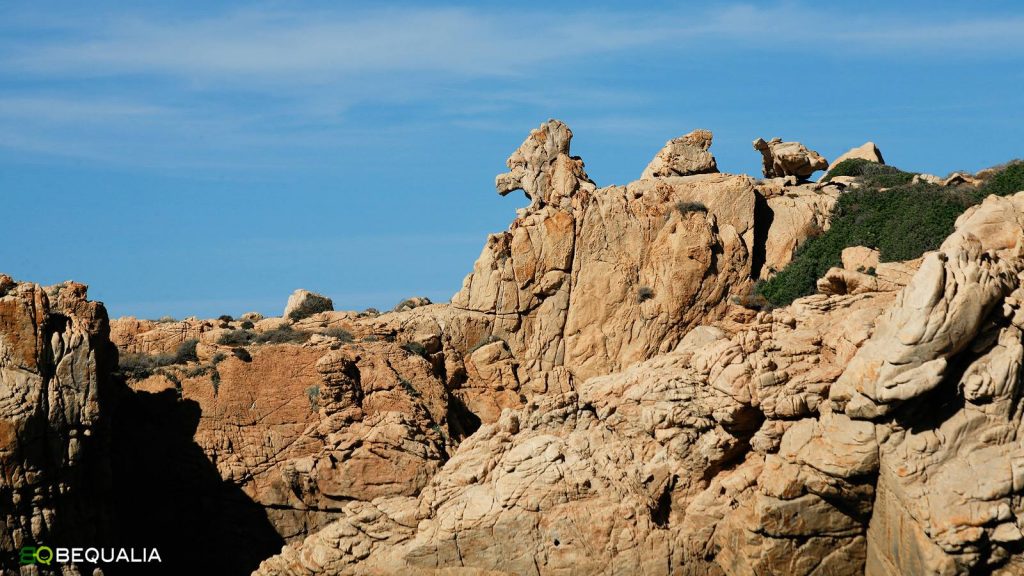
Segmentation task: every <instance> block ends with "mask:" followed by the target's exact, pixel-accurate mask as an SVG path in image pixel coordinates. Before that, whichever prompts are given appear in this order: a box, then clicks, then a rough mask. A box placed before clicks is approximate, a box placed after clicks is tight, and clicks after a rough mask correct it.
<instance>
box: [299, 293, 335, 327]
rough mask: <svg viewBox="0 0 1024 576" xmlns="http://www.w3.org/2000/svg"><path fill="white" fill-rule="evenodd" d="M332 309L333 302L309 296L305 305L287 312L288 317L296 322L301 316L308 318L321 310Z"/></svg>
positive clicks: (328, 310) (327, 310)
mask: <svg viewBox="0 0 1024 576" xmlns="http://www.w3.org/2000/svg"><path fill="white" fill-rule="evenodd" d="M331 310H334V304H332V303H331V301H330V300H329V299H327V298H311V299H309V300H307V301H306V303H305V305H303V306H302V307H301V308H296V309H295V310H292V311H291V312H289V313H288V319H289V320H291V321H292V322H298V321H299V320H302V319H303V318H309V317H310V316H312V315H314V314H319V313H321V312H330V311H331Z"/></svg>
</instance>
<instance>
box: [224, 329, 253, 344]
mask: <svg viewBox="0 0 1024 576" xmlns="http://www.w3.org/2000/svg"><path fill="white" fill-rule="evenodd" d="M255 339H256V333H255V332H253V331H251V330H246V329H241V330H232V331H230V332H225V333H223V334H221V335H220V337H219V338H217V344H221V345H223V346H239V345H242V344H249V343H251V342H253V341H254V340H255Z"/></svg>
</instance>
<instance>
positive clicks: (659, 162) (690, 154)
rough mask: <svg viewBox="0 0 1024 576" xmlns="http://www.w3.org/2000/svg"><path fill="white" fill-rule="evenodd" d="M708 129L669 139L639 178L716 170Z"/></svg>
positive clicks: (705, 172) (716, 165) (687, 174)
mask: <svg viewBox="0 0 1024 576" xmlns="http://www.w3.org/2000/svg"><path fill="white" fill-rule="evenodd" d="M711 137H712V136H711V131H710V130H694V131H693V132H690V133H689V134H687V135H685V136H681V137H679V138H675V139H672V140H669V141H668V142H666V143H665V147H664V148H662V149H661V150H659V151H658V153H657V155H655V156H654V159H653V160H651V163H650V164H648V165H647V168H645V169H644V171H643V174H641V175H640V178H641V179H647V178H664V177H666V176H690V175H692V174H707V173H709V172H718V164H717V163H716V162H715V157H714V156H712V155H711V153H710V152H708V148H710V147H711Z"/></svg>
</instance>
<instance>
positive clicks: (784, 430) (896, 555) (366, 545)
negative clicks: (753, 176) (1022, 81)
mask: <svg viewBox="0 0 1024 576" xmlns="http://www.w3.org/2000/svg"><path fill="white" fill-rule="evenodd" d="M1022 215H1024V194H1020V195H1017V196H1013V197H1010V198H990V199H988V200H986V201H985V202H984V203H983V204H982V205H980V206H978V207H976V208H973V209H971V210H969V211H968V212H967V213H965V214H964V215H963V216H962V217H961V218H960V219H959V220H958V222H957V229H956V232H954V234H953V235H951V236H950V238H949V239H948V240H947V241H946V242H945V243H944V244H943V246H942V247H941V248H940V250H938V251H936V252H933V253H930V254H928V255H926V256H925V257H924V258H923V259H921V260H919V261H914V262H908V263H891V264H886V263H882V264H878V265H877V267H876V271H875V273H876V274H879V276H881V275H882V273H883V272H882V271H885V270H886V269H887V268H891V269H892V270H891V271H890V272H886V274H887V276H886V278H887V280H886V281H887V282H888V284H887V285H886V286H884V287H876V289H859V290H852V291H850V290H848V291H843V292H841V293H840V292H836V291H834V292H832V293H829V294H821V295H816V296H810V297H807V298H803V299H800V300H797V301H796V302H794V303H793V304H792V305H791V306H789V307H787V308H784V309H777V310H774V311H771V312H767V313H765V312H762V313H759V314H757V315H755V316H753V317H750V318H748V319H747V320H745V321H742V322H739V323H737V322H736V321H735V320H736V318H735V317H733V318H730V319H728V320H726V319H723V320H722V321H721V322H719V327H717V328H702V329H700V331H699V334H695V336H694V337H692V338H690V337H687V338H686V339H684V340H683V341H682V344H680V346H678V347H677V348H676V349H675V350H673V351H671V352H668V353H664V354H660V355H658V356H656V357H654V358H652V359H650V360H646V361H644V362H641V363H639V364H635V365H633V366H632V367H629V368H627V369H625V370H623V371H621V372H617V373H614V374H611V375H607V376H596V377H593V378H590V379H587V380H585V381H582V382H579V383H577V384H576V386H575V388H576V389H575V390H573V391H569V392H564V393H554V394H546V395H542V396H538V397H536V398H535V399H534V400H531V401H530V402H529V403H528V404H527V405H526V406H525V407H523V408H521V409H519V410H511V409H506V410H504V411H503V412H502V414H501V416H500V417H499V418H498V419H497V420H496V421H495V422H494V423H492V424H485V425H484V426H483V427H482V428H481V429H480V430H479V431H478V432H477V433H476V434H474V435H473V436H471V437H470V438H469V439H467V440H466V441H465V442H463V443H462V444H461V445H460V446H459V448H458V450H457V451H456V452H455V454H454V456H453V457H452V459H451V460H450V461H448V462H447V463H446V465H445V466H444V467H443V468H442V469H441V470H440V471H439V472H438V473H437V474H436V475H435V476H434V477H433V479H432V480H431V481H430V482H429V484H428V485H427V486H426V488H425V489H424V490H423V492H422V494H421V495H420V496H419V497H418V498H417V499H415V500H413V499H405V500H401V501H395V500H390V501H383V500H382V501H381V502H380V505H378V506H375V507H374V508H372V509H367V511H366V512H364V514H366V516H365V518H366V520H364V521H372V522H373V523H374V524H373V525H374V526H390V528H381V535H380V536H376V537H374V538H373V539H372V540H367V539H366V538H365V537H363V536H360V535H359V534H358V532H357V531H354V529H353V528H352V520H347V521H346V522H347V523H340V524H336V525H332V527H331V528H330V529H329V531H327V532H325V534H324V536H321V537H313V538H310V539H307V541H306V542H304V543H303V544H301V545H291V546H288V547H286V549H285V551H284V553H283V554H282V555H280V556H277V557H275V558H272V559H269V560H267V561H266V562H265V563H264V564H263V565H262V567H261V570H260V571H259V573H261V574H310V573H314V572H315V571H316V570H317V569H319V568H322V567H324V566H329V567H330V569H332V570H337V571H339V572H340V573H369V574H384V573H394V572H396V571H397V572H404V571H408V572H409V573H424V574H427V573H446V572H445V571H446V570H455V569H462V568H464V569H466V570H467V571H468V572H467V573H484V572H485V571H489V570H497V571H503V572H506V573H516V574H560V573H566V572H572V571H574V570H581V571H582V572H586V573H604V574H613V573H644V574H678V573H683V574H782V573H784V574H826V573H827V574H863V573H865V572H867V573H869V574H917V573H936V574H947V573H948V574H959V573H968V572H978V571H1002V572H1003V573H1015V572H1014V571H1015V570H1018V569H1019V568H1020V559H1019V558H1020V557H1019V553H1018V551H1017V550H1018V548H1017V543H1018V542H1020V541H1021V539H1022V536H1021V527H1020V525H1019V521H1018V518H1019V517H1024V506H1022V505H1021V504H1020V498H1019V494H1020V493H1021V492H1022V491H1024V483H1021V482H1018V479H1017V476H1018V474H1017V468H1018V467H1019V466H1018V465H1017V461H1018V460H1020V459H1021V457H1022V455H1021V454H1020V453H1019V451H1020V449H1019V446H1018V444H1019V441H1018V440H1017V430H1018V429H1019V425H1020V424H1019V422H1020V417H1019V415H1020V397H1021V395H1020V393H1019V387H1020V385H1021V381H1020V366H1021V361H1022V358H1024V346H1022V341H1024V333H1022V331H1021V330H1022V328H1021V327H1022V326H1024V324H1022V320H1021V317H1024V316H1022V314H1024V313H1022V312H1020V311H1019V310H1020V302H1021V301H1022V300H1021V297H1022V296H1024V293H1022V288H1021V282H1020V279H1021V277H1022V276H1021V266H1022V259H1021V243H1022V241H1024V226H1022V220H1021V217H1022ZM847 256H848V257H847V260H848V264H849V265H850V266H851V267H854V266H857V267H863V266H864V264H865V263H872V258H873V256H872V254H871V253H870V252H869V251H865V250H861V251H859V252H857V251H853V252H851V253H850V254H848V255H847ZM842 270H844V271H847V272H856V271H855V270H854V271H849V270H845V269H842ZM351 514H353V515H355V511H354V510H353V511H352V512H351ZM345 534H347V536H345ZM385 539H386V541H385ZM334 542H347V544H345V545H344V546H341V547H339V546H337V545H336V544H334ZM356 549H358V550H360V551H361V552H360V553H359V556H360V557H361V558H354V557H353V555H352V554H351V553H350V552H347V550H356Z"/></svg>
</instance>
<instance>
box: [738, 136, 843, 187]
mask: <svg viewBox="0 0 1024 576" xmlns="http://www.w3.org/2000/svg"><path fill="white" fill-rule="evenodd" d="M754 150H757V151H758V152H760V153H761V156H762V162H761V164H762V166H761V172H762V173H763V174H764V177H765V178H778V177H785V176H795V177H796V178H798V179H800V180H806V179H807V178H809V177H810V175H811V174H814V173H815V172H817V171H818V170H824V169H826V168H828V160H826V159H825V158H823V157H822V156H821V155H820V154H818V153H817V152H815V151H814V150H810V149H808V148H807V147H806V146H804V145H803V144H801V143H799V142H783V141H782V139H781V138H772V139H771V140H770V141H768V142H765V141H764V139H763V138H758V139H757V140H754Z"/></svg>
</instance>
